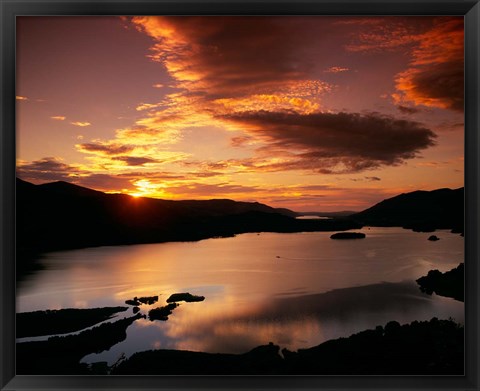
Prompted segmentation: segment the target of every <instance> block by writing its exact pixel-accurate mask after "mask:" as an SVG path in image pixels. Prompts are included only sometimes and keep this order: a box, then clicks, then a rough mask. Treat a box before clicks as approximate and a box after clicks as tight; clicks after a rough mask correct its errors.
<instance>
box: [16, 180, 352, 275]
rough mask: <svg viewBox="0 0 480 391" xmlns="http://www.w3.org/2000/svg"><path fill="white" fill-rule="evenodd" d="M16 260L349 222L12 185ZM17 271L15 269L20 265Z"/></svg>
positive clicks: (227, 204) (249, 206)
mask: <svg viewBox="0 0 480 391" xmlns="http://www.w3.org/2000/svg"><path fill="white" fill-rule="evenodd" d="M16 200H17V255H19V256H20V258H21V259H26V258H27V257H26V255H28V254H31V253H38V252H42V251H51V250H59V249H69V248H81V247H90V246H100V245H120V244H134V243H155V242H167V241H193V240H200V239H205V238H211V237H221V236H232V235H235V234H238V233H244V232H261V231H270V232H301V231H338V230H345V229H350V228H358V224H355V223H353V222H351V221H334V220H328V221H325V220H310V221H306V220H303V221H302V220H297V219H295V218H294V217H291V216H294V215H295V212H292V211H289V210H286V209H275V208H271V207H269V206H267V205H264V204H260V203H257V202H236V201H232V200H226V199H221V200H206V201H169V200H159V199H152V198H135V197H131V196H128V195H124V194H105V193H102V192H99V191H95V190H91V189H87V188H84V187H80V186H76V185H72V184H69V183H66V182H55V183H48V184H44V185H33V184H31V183H28V182H25V181H22V180H20V179H17V187H16ZM19 266H20V269H21V265H19Z"/></svg>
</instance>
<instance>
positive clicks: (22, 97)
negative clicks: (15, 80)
mask: <svg viewBox="0 0 480 391" xmlns="http://www.w3.org/2000/svg"><path fill="white" fill-rule="evenodd" d="M15 99H16V100H28V98H27V97H26V96H20V95H17V96H16V97H15Z"/></svg>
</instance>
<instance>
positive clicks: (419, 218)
mask: <svg viewBox="0 0 480 391" xmlns="http://www.w3.org/2000/svg"><path fill="white" fill-rule="evenodd" d="M463 217H464V188H463V187H462V188H459V189H455V190H451V189H438V190H433V191H414V192H412V193H405V194H400V195H399V196H396V197H393V198H389V199H386V200H384V201H382V202H380V203H378V204H376V205H374V206H372V207H371V208H368V209H366V210H364V211H362V212H360V213H355V214H353V215H351V216H350V218H352V219H354V220H355V221H358V222H359V223H361V224H365V225H373V226H385V227H390V226H400V227H404V228H409V229H413V230H415V231H423V232H430V231H433V230H435V229H452V230H453V231H454V232H457V233H460V232H463V222H464V218H463Z"/></svg>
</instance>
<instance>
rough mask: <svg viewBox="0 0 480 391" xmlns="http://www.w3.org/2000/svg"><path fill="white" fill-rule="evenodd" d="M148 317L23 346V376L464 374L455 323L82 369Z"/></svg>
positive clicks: (168, 354) (460, 332)
mask: <svg viewBox="0 0 480 391" xmlns="http://www.w3.org/2000/svg"><path fill="white" fill-rule="evenodd" d="M140 316H141V315H139V314H137V316H134V317H130V318H125V319H123V320H119V321H117V322H115V323H107V324H103V325H101V326H99V327H96V328H94V329H92V330H88V331H85V332H82V333H80V334H79V335H78V336H68V337H55V338H51V339H49V340H48V341H46V342H28V343H19V344H17V374H43V375H46V374H56V375H58V374H65V375H66V374H69V375H72V374H113V375H358V374H362V375H461V374H463V366H464V362H463V355H464V354H463V353H464V352H463V346H464V344H463V341H464V339H463V336H464V328H463V326H460V325H458V324H456V323H455V322H453V321H451V320H438V319H436V318H433V319H432V320H430V321H425V322H413V323H411V324H406V325H400V324H399V323H397V322H389V323H388V324H387V325H386V326H385V327H382V326H377V327H376V329H375V330H366V331H363V332H360V333H357V334H354V335H352V336H350V337H348V338H340V339H336V340H331V341H327V342H325V343H323V344H321V345H318V346H315V347H313V348H310V349H300V350H298V352H290V351H288V350H286V349H283V350H282V355H281V354H280V348H279V346H276V345H273V344H271V343H270V344H269V345H264V346H259V347H256V348H254V349H253V350H251V351H249V352H247V353H245V354H212V353H201V352H190V351H178V350H151V351H146V352H141V353H136V354H134V355H133V356H132V357H130V358H129V359H127V360H123V361H122V362H120V363H116V364H114V365H113V366H111V367H109V366H108V365H107V363H95V364H93V365H86V364H79V361H80V359H81V358H82V357H84V356H85V355H87V354H89V353H94V352H100V351H102V350H105V349H109V348H110V347H111V346H113V345H114V344H116V343H118V342H120V341H122V340H123V339H125V338H126V333H125V330H126V328H127V327H128V326H129V325H130V324H131V323H132V322H133V321H135V319H137V318H139V317H140Z"/></svg>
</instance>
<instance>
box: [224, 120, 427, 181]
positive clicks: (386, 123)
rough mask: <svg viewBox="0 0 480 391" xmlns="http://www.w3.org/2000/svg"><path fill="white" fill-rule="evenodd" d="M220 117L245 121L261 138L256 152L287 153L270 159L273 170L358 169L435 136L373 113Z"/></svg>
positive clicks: (397, 157)
mask: <svg viewBox="0 0 480 391" xmlns="http://www.w3.org/2000/svg"><path fill="white" fill-rule="evenodd" d="M222 118H223V119H226V120H231V121H235V122H237V123H239V124H245V125H248V126H246V130H247V131H248V132H249V133H250V135H252V136H255V137H257V138H259V139H261V140H262V141H263V142H265V143H266V146H265V147H263V148H262V149H261V150H260V152H261V153H263V154H268V153H269V151H270V150H275V152H276V154H278V151H279V150H283V151H284V154H285V156H286V157H287V159H285V160H286V161H284V162H282V163H277V164H275V165H274V166H276V168H277V169H278V170H280V169H312V170H315V171H318V172H322V173H335V172H360V171H363V170H367V169H373V168H378V167H380V166H385V165H387V166H388V165H390V166H391V165H398V164H401V163H403V162H404V161H405V160H407V159H412V158H414V157H416V156H418V154H419V152H420V151H421V150H423V149H426V148H428V147H430V146H433V145H434V138H435V137H436V136H435V134H434V133H433V132H432V131H431V130H430V129H427V128H425V127H424V126H423V125H421V124H420V123H418V122H414V121H406V120H399V119H395V118H393V117H389V116H384V115H380V114H377V113H370V114H365V115H361V114H356V113H343V112H342V113H313V114H298V113H295V112H267V111H256V112H253V111H251V112H243V113H235V114H230V115H223V116H222ZM273 168H275V167H273Z"/></svg>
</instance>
